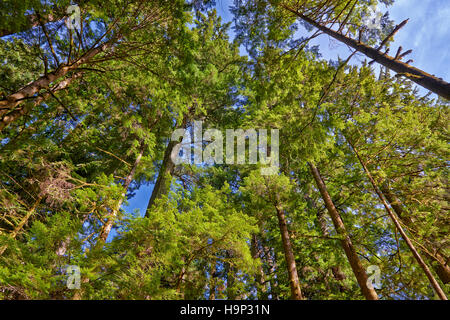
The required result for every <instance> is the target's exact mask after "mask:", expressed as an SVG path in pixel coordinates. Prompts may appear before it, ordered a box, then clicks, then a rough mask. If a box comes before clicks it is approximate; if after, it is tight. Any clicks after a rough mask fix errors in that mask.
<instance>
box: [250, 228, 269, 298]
mask: <svg viewBox="0 0 450 320" xmlns="http://www.w3.org/2000/svg"><path fill="white" fill-rule="evenodd" d="M250 249H251V254H252V258H253V259H254V260H259V261H261V255H260V253H261V250H260V249H259V245H258V237H257V235H256V234H254V235H253V236H252V239H251V243H250ZM261 262H262V261H261ZM264 278H265V277H264V270H263V267H262V264H260V265H259V266H258V271H257V273H256V277H255V281H256V292H257V296H258V300H267V299H268V297H267V288H266V285H265V281H264Z"/></svg>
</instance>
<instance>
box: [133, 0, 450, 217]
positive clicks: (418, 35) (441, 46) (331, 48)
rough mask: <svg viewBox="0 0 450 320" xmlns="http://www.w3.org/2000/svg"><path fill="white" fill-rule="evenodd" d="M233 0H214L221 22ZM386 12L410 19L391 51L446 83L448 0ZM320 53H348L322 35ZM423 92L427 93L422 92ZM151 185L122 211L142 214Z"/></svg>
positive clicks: (414, 1) (407, 2)
mask: <svg viewBox="0 0 450 320" xmlns="http://www.w3.org/2000/svg"><path fill="white" fill-rule="evenodd" d="M230 4H232V0H217V6H216V9H217V12H218V14H219V15H220V16H222V18H223V20H224V21H230V20H231V19H232V16H231V14H230V12H229V9H228V7H229V5H230ZM380 10H381V11H382V12H383V13H385V12H386V11H387V10H389V12H390V16H391V19H393V20H394V21H395V22H396V23H400V22H401V21H403V20H405V19H407V18H410V19H409V22H408V24H407V25H406V26H405V27H404V28H403V29H402V30H401V31H400V32H399V33H398V34H397V35H396V37H395V41H394V43H392V44H391V47H392V49H391V51H394V52H396V50H397V48H398V46H399V45H401V46H402V47H403V48H404V51H406V50H409V49H412V50H413V52H412V54H410V55H409V56H408V58H409V59H413V60H414V62H413V63H412V64H413V65H414V66H415V67H417V68H419V69H422V70H424V71H426V72H428V73H431V74H434V75H436V76H438V77H441V78H443V79H445V80H447V81H449V80H450V68H449V62H450V53H449V52H450V33H449V25H450V24H449V17H450V0H396V1H395V3H394V5H393V6H391V7H389V9H386V8H384V7H380ZM316 43H317V44H319V45H320V52H321V53H322V54H323V57H324V58H325V59H327V60H328V59H334V60H336V59H337V57H338V56H340V57H341V58H346V57H347V56H348V55H349V52H350V51H349V50H348V49H347V47H346V46H344V45H342V44H339V43H337V42H336V41H333V40H331V41H330V40H329V38H328V37H327V36H325V35H324V36H321V37H320V38H319V39H318V40H317V42H316ZM358 59H359V60H363V59H364V56H358V57H356V58H353V61H352V62H353V63H358ZM423 92H424V93H425V92H426V91H423ZM152 189H153V185H151V186H142V187H141V188H140V189H139V190H137V191H136V195H135V197H133V198H132V199H130V200H129V205H128V206H126V207H125V210H126V211H128V212H132V211H134V210H135V209H139V210H140V213H141V214H144V212H145V209H146V207H147V203H148V200H149V198H150V195H151V192H152Z"/></svg>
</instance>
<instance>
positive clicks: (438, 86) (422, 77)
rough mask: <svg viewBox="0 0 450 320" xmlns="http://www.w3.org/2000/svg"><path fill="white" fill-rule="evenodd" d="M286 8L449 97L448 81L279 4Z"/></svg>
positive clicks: (328, 33)
mask: <svg viewBox="0 0 450 320" xmlns="http://www.w3.org/2000/svg"><path fill="white" fill-rule="evenodd" d="M281 6H282V7H283V8H285V9H286V10H288V11H290V12H292V13H293V14H295V15H296V16H297V17H299V18H300V19H302V20H304V21H305V22H307V23H309V24H311V25H313V26H314V27H316V28H317V29H319V30H320V31H322V32H324V33H326V34H327V35H329V36H331V37H333V38H335V39H336V40H338V41H340V42H342V43H345V44H346V45H348V46H349V47H351V48H353V49H355V50H357V51H358V52H361V53H363V54H365V55H366V56H367V57H369V58H371V59H373V60H375V61H376V62H378V63H380V64H381V65H383V66H385V67H387V68H389V69H391V70H393V71H395V72H397V73H398V74H401V75H404V76H405V77H407V78H408V79H410V80H411V81H413V82H415V83H417V84H418V85H420V86H422V87H424V88H426V89H428V90H430V91H432V92H434V93H436V94H437V95H439V96H441V97H444V98H445V99H450V83H448V82H446V81H444V80H442V79H440V78H438V77H436V76H434V75H431V74H429V73H426V72H425V71H422V70H420V69H418V68H415V67H412V66H410V65H409V64H407V63H404V62H401V61H400V60H398V59H395V58H394V57H391V56H389V55H387V54H383V53H381V52H380V51H379V50H378V49H374V48H372V47H370V46H368V45H366V44H364V43H361V42H359V41H356V40H354V39H352V38H349V37H347V36H345V35H343V34H341V33H339V32H336V31H334V30H332V29H330V28H327V27H325V26H323V25H321V24H319V23H317V22H316V21H314V20H313V19H311V18H309V17H307V16H305V15H303V14H302V13H300V12H297V11H296V10H295V9H293V8H291V7H289V6H287V5H284V4H282V5H281Z"/></svg>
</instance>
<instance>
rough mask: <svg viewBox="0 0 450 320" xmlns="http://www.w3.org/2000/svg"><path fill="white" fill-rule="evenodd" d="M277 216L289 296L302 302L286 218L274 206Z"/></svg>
mask: <svg viewBox="0 0 450 320" xmlns="http://www.w3.org/2000/svg"><path fill="white" fill-rule="evenodd" d="M275 208H276V210H277V216H278V224H279V226H280V233H281V240H282V241H283V250H284V256H285V258H286V264H287V267H288V275H289V284H290V287H291V296H292V299H293V300H303V296H302V291H301V289H300V281H299V280H298V273H297V266H296V264H295V257H294V253H293V251H292V245H291V240H290V239H289V231H288V228H287V223H286V216H285V214H284V211H283V210H282V208H280V207H279V206H278V205H277V206H275Z"/></svg>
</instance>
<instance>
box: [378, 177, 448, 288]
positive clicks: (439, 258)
mask: <svg viewBox="0 0 450 320" xmlns="http://www.w3.org/2000/svg"><path fill="white" fill-rule="evenodd" d="M380 190H381V192H382V193H383V195H384V197H385V198H386V200H387V201H388V203H389V205H390V206H391V208H392V209H394V212H395V213H396V214H397V217H398V218H399V219H400V220H401V221H403V222H404V223H405V225H406V226H408V227H409V228H410V230H412V229H413V227H414V222H413V220H412V219H411V217H410V216H409V215H408V214H406V213H405V211H404V210H403V208H402V204H401V202H400V200H399V199H398V198H397V197H396V196H395V194H393V193H392V192H391V191H390V190H389V188H388V187H387V186H384V185H381V186H380ZM430 247H432V251H433V254H430V253H429V252H428V251H427V250H423V253H424V254H425V256H426V257H427V258H428V260H430V261H432V262H437V265H436V266H435V267H434V269H435V271H436V274H437V275H438V277H439V279H441V281H442V282H443V283H444V284H447V283H449V282H450V267H449V266H448V265H447V260H448V259H447V257H445V256H443V255H442V254H441V253H440V252H439V251H438V249H437V248H435V247H434V246H432V245H430Z"/></svg>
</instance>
